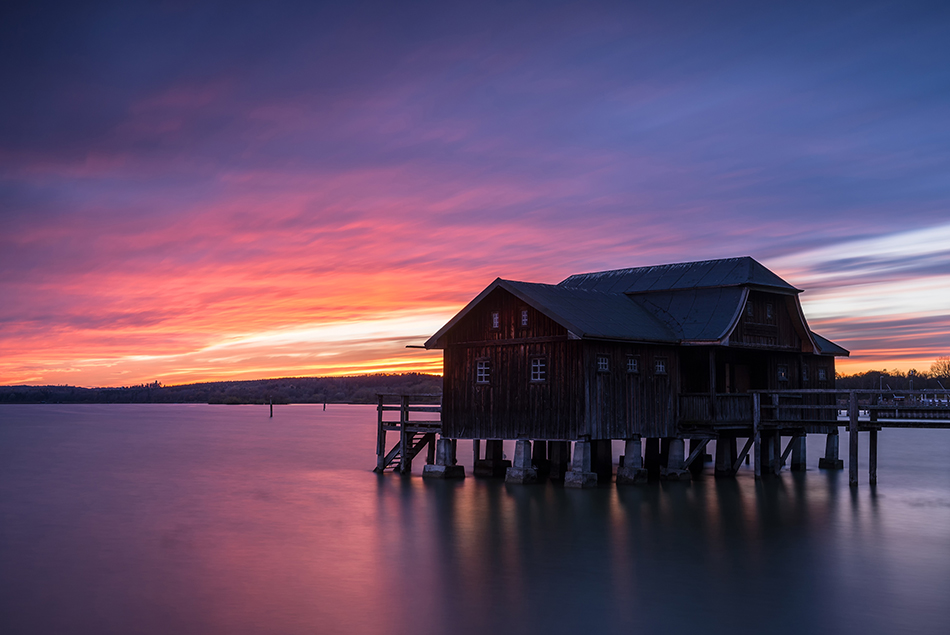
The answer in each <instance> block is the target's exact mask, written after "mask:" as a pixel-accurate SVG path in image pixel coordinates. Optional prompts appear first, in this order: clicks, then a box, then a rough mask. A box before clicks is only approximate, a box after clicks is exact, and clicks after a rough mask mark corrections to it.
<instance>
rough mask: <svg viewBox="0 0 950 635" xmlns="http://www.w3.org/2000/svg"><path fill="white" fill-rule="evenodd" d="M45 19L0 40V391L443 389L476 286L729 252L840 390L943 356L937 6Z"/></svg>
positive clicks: (278, 11)
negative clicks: (206, 384)
mask: <svg viewBox="0 0 950 635" xmlns="http://www.w3.org/2000/svg"><path fill="white" fill-rule="evenodd" d="M806 5H807V3H806ZM738 6H739V5H737V7H738ZM819 9H820V12H821V19H820V20H819V19H817V18H815V17H814V16H813V15H811V14H810V11H811V10H815V11H817V10H819ZM56 15H57V20H55V21H53V22H50V20H49V17H48V15H47V14H46V13H44V12H43V11H42V10H38V9H35V8H32V7H26V6H25V7H22V8H20V9H17V11H16V12H13V13H11V16H10V19H9V20H6V21H4V22H2V23H0V42H2V43H3V44H2V46H4V47H6V48H5V49H4V50H5V51H6V52H7V53H8V59H15V60H17V63H16V64H10V65H8V67H5V68H4V69H0V73H2V74H3V79H4V85H5V86H6V87H7V88H8V90H7V91H6V93H7V95H6V98H5V99H4V100H2V101H0V115H2V116H0V274H2V275H0V385H15V384H72V385H79V386H121V385H135V384H141V383H151V382H152V381H160V382H162V383H164V384H176V383H192V382H195V381H209V380H216V379H227V378H241V379H257V378H264V377H290V376H302V375H350V374H362V373H367V372H407V371H420V372H440V369H441V361H440V355H439V353H438V352H437V351H436V352H434V351H420V350H417V349H407V348H405V347H406V345H407V344H413V345H417V344H421V343H423V342H424V341H425V340H426V339H427V338H428V337H429V336H430V335H431V334H432V333H434V332H435V331H436V330H438V328H439V327H441V325H442V324H444V323H445V322H446V321H448V320H449V319H450V318H451V317H452V316H453V315H454V314H455V313H456V312H457V311H458V310H459V309H461V308H462V307H463V306H464V305H465V304H466V303H467V302H469V301H470V300H471V299H472V298H473V297H474V296H475V295H476V294H477V293H479V292H480V291H481V290H482V289H483V288H484V287H485V286H487V285H488V284H489V283H490V282H491V281H492V280H493V279H494V278H496V277H503V278H508V279H514V280H526V281H532V282H548V283H556V282H558V281H560V280H562V279H563V278H565V277H566V276H568V275H570V274H574V273H580V272H587V271H598V270H606V269H615V268H624V267H635V266H644V265H653V264H663V263H670V262H684V261H692V260H705V259H712V258H725V257H733V256H744V255H750V256H753V257H755V258H756V259H757V260H759V261H760V262H761V263H762V264H764V265H765V266H767V267H769V268H770V269H772V270H773V271H775V272H776V273H777V274H778V275H780V276H782V277H783V278H784V279H785V280H787V281H788V282H789V283H791V284H792V285H795V286H796V287H798V288H802V289H804V290H805V292H804V293H803V294H802V296H801V299H802V305H803V307H804V311H805V316H806V319H807V320H808V322H809V325H810V326H811V327H812V329H813V330H815V331H816V332H818V333H820V334H821V335H823V336H825V337H828V338H829V339H831V340H833V341H835V342H836V343H838V344H840V345H841V346H844V347H845V348H847V349H849V350H851V352H852V357H851V358H839V359H838V360H837V368H838V370H839V371H841V372H846V373H853V372H860V371H863V370H871V369H877V370H880V369H883V368H887V369H889V370H908V369H910V368H916V369H917V370H920V371H925V370H929V368H930V364H931V363H932V362H933V360H934V359H936V358H937V357H938V356H941V355H947V354H950V293H947V289H950V220H948V219H950V213H948V212H950V180H948V179H947V177H946V175H947V174H950V155H948V154H947V152H946V148H947V147H950V117H948V116H947V112H946V104H947V103H950V89H948V88H947V87H946V84H945V82H944V81H943V77H944V74H945V73H944V69H943V67H942V65H941V63H940V60H942V59H943V56H942V55H940V53H941V52H942V51H944V50H945V48H946V44H945V37H944V29H943V28H942V26H943V25H945V24H947V23H948V22H950V9H948V8H946V7H942V6H939V5H937V6H935V7H930V8H920V7H896V6H895V7H857V8H848V7H828V6H827V5H824V4H822V5H817V4H816V5H815V6H814V7H811V8H808V7H807V6H804V5H803V6H800V7H799V8H797V9H796V10H794V11H791V10H787V9H783V8H781V7H771V6H764V5H762V6H760V5H752V6H742V7H741V10H735V11H730V10H726V9H725V8H723V7H719V8H712V7H707V6H704V5H703V3H698V4H697V5H696V6H693V7H691V8H690V10H688V11H678V10H676V9H675V8H672V7H665V6H655V7H653V6H645V5H644V6H640V5H639V4H638V3H609V2H607V3H598V2H592V3H583V4H572V3H563V4H557V5H556V6H551V5H550V4H548V3H531V2H528V3H525V4H517V5H511V4H510V3H503V4H501V5H497V6H496V5H494V4H492V3H487V4H481V5H479V9H478V10H477V11H467V10H465V9H463V8H459V7H457V6H454V5H453V6H450V5H443V4H438V3H432V4H431V5H426V4H425V3H423V4H421V5H419V6H418V7H417V9H416V10H415V11H406V10H401V9H399V8H398V7H395V6H392V7H390V6H377V5H375V4H374V5H366V6H362V5H361V4H360V3H358V2H357V3H348V4H347V5H346V6H342V7H327V6H323V5H322V4H321V3H299V4H296V3H289V4H287V5H281V6H279V7H274V8H272V9H271V10H269V11H267V12H263V13H260V14H253V15H252V14H251V12H249V11H247V10H245V9H242V8H234V7H228V8H227V10H224V9H222V8H218V9H214V8H206V9H196V8H189V7H186V6H184V5H182V6H178V5H175V3H172V5H168V6H165V5H162V6H158V7H138V6H136V7H132V6H129V7H103V8H96V9H89V10H83V9H81V8H79V7H75V6H73V5H72V4H70V3H63V4H62V6H61V7H59V8H58V10H57V12H56ZM223 16H227V19H226V20H225V19H223ZM169 42H174V43H175V45H174V46H169V45H168V43H169Z"/></svg>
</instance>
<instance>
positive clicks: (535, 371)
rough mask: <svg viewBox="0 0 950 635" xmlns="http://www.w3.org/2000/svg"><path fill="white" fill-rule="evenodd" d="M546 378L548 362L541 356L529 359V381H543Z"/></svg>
mask: <svg viewBox="0 0 950 635" xmlns="http://www.w3.org/2000/svg"><path fill="white" fill-rule="evenodd" d="M547 378H548V364H547V361H546V360H545V359H544V358H543V357H535V358H534V359H532V360H531V381H545V380H546V379H547Z"/></svg>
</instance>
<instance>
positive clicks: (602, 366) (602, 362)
mask: <svg viewBox="0 0 950 635" xmlns="http://www.w3.org/2000/svg"><path fill="white" fill-rule="evenodd" d="M597 372H598V373H609V372H610V355H598V356H597Z"/></svg>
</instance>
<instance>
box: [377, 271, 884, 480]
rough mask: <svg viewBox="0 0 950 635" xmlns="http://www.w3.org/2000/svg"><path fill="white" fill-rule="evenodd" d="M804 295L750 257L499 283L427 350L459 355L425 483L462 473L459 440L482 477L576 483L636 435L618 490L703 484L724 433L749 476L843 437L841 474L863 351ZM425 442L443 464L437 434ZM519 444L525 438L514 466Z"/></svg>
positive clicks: (604, 476)
mask: <svg viewBox="0 0 950 635" xmlns="http://www.w3.org/2000/svg"><path fill="white" fill-rule="evenodd" d="M800 293H801V290H800V289H797V288H795V287H793V286H792V285H790V284H789V283H787V282H786V281H784V280H782V279H781V278H780V277H779V276H777V275H776V274H774V273H773V272H771V271H769V270H768V269H767V268H766V267H764V266H763V265H761V264H760V263H758V262H757V261H755V260H754V259H752V258H750V257H741V258H729V259H723V260H709V261H702V262H687V263H677V264H668V265H659V266H652V267H639V268H633V269H619V270H613V271H603V272H597V273H587V274H578V275H573V276H570V277H568V278H567V279H565V280H563V281H562V282H560V283H558V284H537V283H528V282H517V281H511V280H503V279H501V278H499V279H496V280H495V281H494V282H492V283H491V284H490V285H488V287H487V288H486V289H485V290H484V291H482V292H481V293H480V294H478V296H476V297H475V298H474V299H473V300H472V301H471V302H469V303H468V305H466V306H465V307H464V308H463V309H462V310H461V311H460V312H459V313H458V314H457V315H456V316H455V317H454V318H452V319H451V320H450V321H449V322H448V323H447V324H446V325H445V326H443V327H442V328H441V329H440V330H439V331H438V332H437V333H436V334H435V335H433V336H432V337H431V338H430V339H429V340H428V341H427V342H426V343H425V347H426V348H427V349H441V350H442V351H443V359H444V364H443V368H444V370H443V372H444V375H443V395H442V405H441V421H440V426H439V428H440V429H439V434H440V435H441V439H439V441H438V443H439V446H438V450H437V451H436V452H435V463H434V465H427V466H426V475H427V476H442V477H449V476H459V475H460V474H459V471H460V468H459V467H458V466H456V460H455V449H456V443H457V441H458V440H459V439H472V440H473V441H474V444H473V445H474V448H475V467H474V471H475V474H476V475H494V476H503V475H504V476H506V479H507V480H508V481H509V482H532V481H534V480H537V479H538V478H540V477H544V476H546V475H550V476H551V477H552V478H563V479H564V480H565V484H566V485H567V486H573V487H587V486H592V485H595V484H596V483H597V482H598V481H600V482H604V481H607V480H609V479H610V478H611V477H612V474H613V472H612V467H613V465H612V460H611V442H612V441H614V440H623V441H624V442H625V454H624V459H623V463H622V465H621V467H620V469H619V470H618V471H617V482H618V483H625V482H626V483H633V482H638V481H641V480H646V479H647V478H648V477H651V476H653V477H662V478H667V479H686V478H689V477H690V472H691V471H692V472H693V473H695V472H696V471H697V470H698V469H701V468H702V463H703V458H704V457H705V446H706V444H707V443H708V442H709V441H710V440H713V439H715V440H716V441H717V443H716V448H717V452H716V454H717V456H716V471H717V473H719V474H735V472H736V470H738V468H739V464H740V462H741V461H742V460H743V458H744V457H745V456H746V455H747V454H748V453H749V452H750V450H753V448H754V450H753V452H754V458H755V466H756V475H757V476H762V475H765V474H768V473H773V472H777V471H778V469H780V468H781V465H782V463H784V461H785V459H786V458H788V455H789V453H792V455H793V456H792V467H793V469H795V468H803V467H804V447H805V444H804V438H805V437H804V435H805V434H807V433H825V434H828V440H827V452H826V457H824V458H823V459H822V460H823V466H825V467H841V465H840V463H841V461H840V460H839V459H838V443H837V439H838V436H837V431H838V426H839V425H842V424H841V423H840V422H838V420H837V419H838V415H839V408H841V407H842V404H841V403H840V396H839V395H837V394H836V393H835V391H834V380H835V357H838V356H847V355H848V351H846V350H844V349H843V348H841V347H840V346H838V345H836V344H834V343H833V342H831V341H829V340H827V339H825V338H823V337H821V336H820V335H818V334H816V333H814V332H813V331H811V329H810V328H809V327H808V323H807V321H806V319H805V316H804V313H803V311H802V307H801V303H800V302H799V294H800ZM851 398H852V400H853V399H854V396H853V395H852V397H851ZM763 400H764V401H763ZM877 403H878V402H877V400H875V404H874V405H877ZM848 406H849V404H848V403H845V404H844V405H843V407H844V408H848ZM866 407H867V406H866ZM384 408H385V405H384V401H383V398H382V397H381V398H380V430H381V434H382V435H383V438H382V440H381V441H380V444H379V447H378V449H377V453H378V455H379V456H380V457H381V460H380V463H379V464H378V466H377V469H378V470H379V471H381V470H382V469H385V467H387V466H388V465H390V464H391V463H392V462H393V461H392V460H389V462H388V463H387V462H386V461H383V460H382V458H383V455H384V454H386V452H385V438H384V435H385V430H384V427H385V426H384V423H383V413H384ZM400 408H402V409H403V411H404V415H403V416H404V417H405V418H406V421H407V422H408V410H406V408H408V406H407V405H403V406H400ZM390 409H395V408H392V407H390ZM852 410H853V411H854V412H857V410H856V408H852ZM855 417H856V415H855ZM388 425H389V427H390V429H397V428H398V426H395V424H388ZM857 425H858V424H857V419H856V418H855V423H854V426H855V428H854V430H855V432H857V430H858V428H857ZM407 426H408V424H407ZM872 427H873V429H874V430H875V432H874V436H873V442H874V444H875V445H874V450H875V454H876V430H877V428H876V427H874V426H872ZM407 429H408V427H407ZM864 429H871V428H868V427H867V426H865V428H864ZM421 432H422V431H421V430H420V435H421ZM429 433H430V434H431V430H430V431H429ZM401 434H402V433H401ZM782 436H786V437H787V438H788V439H789V442H788V445H787V447H786V448H785V449H784V451H783V449H782V445H781V439H782ZM401 439H402V440H401V442H400V444H401V447H402V448H403V449H402V450H396V449H393V450H392V451H391V452H390V453H389V454H391V455H392V457H394V456H395V455H396V454H399V453H400V452H402V453H403V455H404V456H408V453H411V452H413V451H415V452H418V451H419V450H421V448H422V443H423V441H422V439H423V437H422V436H420V442H419V448H418V449H415V450H413V448H414V447H415V446H413V445H412V441H411V440H410V441H409V442H406V441H405V439H404V438H403V437H401ZM424 439H425V440H426V441H428V442H429V448H430V456H431V454H432V442H433V441H434V440H435V437H434V436H427V437H424ZM739 439H744V440H745V441H744V443H743V445H742V446H741V450H740V446H739V444H738V441H739ZM856 439H857V436H856V434H855V435H854V440H853V441H852V443H853V444H854V458H855V465H856V448H857V445H856ZM504 440H514V441H516V444H515V453H514V457H513V458H514V461H513V463H512V462H511V461H508V460H506V459H505V458H504V456H503V454H502V442H503V441H504ZM686 442H689V453H688V455H687V453H686V446H685V444H686ZM483 444H484V454H483V453H482V450H481V448H482V445H483ZM644 455H645V456H644ZM409 458H410V459H411V457H409ZM429 462H430V463H432V461H431V460H430V461H429ZM855 478H856V477H855Z"/></svg>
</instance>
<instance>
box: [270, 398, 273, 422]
mask: <svg viewBox="0 0 950 635" xmlns="http://www.w3.org/2000/svg"><path fill="white" fill-rule="evenodd" d="M270 418H271V419H273V418H274V400H273V398H272V399H271V400H270Z"/></svg>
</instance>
